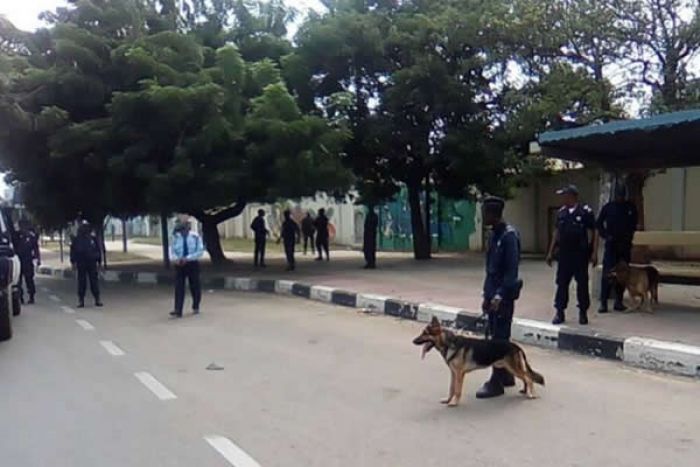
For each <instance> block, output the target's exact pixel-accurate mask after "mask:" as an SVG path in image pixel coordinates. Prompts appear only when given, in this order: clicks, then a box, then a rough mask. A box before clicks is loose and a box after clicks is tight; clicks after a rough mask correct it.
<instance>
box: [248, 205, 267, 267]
mask: <svg viewBox="0 0 700 467" xmlns="http://www.w3.org/2000/svg"><path fill="white" fill-rule="evenodd" d="M250 228H251V230H252V231H253V233H254V235H255V253H254V255H253V258H254V259H253V264H254V265H255V267H256V268H257V267H258V266H260V267H261V268H264V267H265V242H266V240H267V236H268V235H269V233H270V231H269V230H267V226H266V225H265V211H264V210H262V209H259V210H258V217H256V218H255V219H253V223H252V224H250Z"/></svg>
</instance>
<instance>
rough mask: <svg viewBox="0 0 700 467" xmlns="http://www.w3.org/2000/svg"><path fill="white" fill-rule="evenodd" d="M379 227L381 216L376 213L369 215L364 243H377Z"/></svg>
mask: <svg viewBox="0 0 700 467" xmlns="http://www.w3.org/2000/svg"><path fill="white" fill-rule="evenodd" d="M378 226H379V216H377V213H375V212H374V211H370V212H368V213H367V217H365V230H364V236H363V237H364V241H365V243H376V239H377V227H378Z"/></svg>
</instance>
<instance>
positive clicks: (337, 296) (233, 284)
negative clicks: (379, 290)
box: [38, 266, 700, 378]
mask: <svg viewBox="0 0 700 467" xmlns="http://www.w3.org/2000/svg"><path fill="white" fill-rule="evenodd" d="M38 273H39V275H43V276H51V277H57V278H72V277H74V272H73V271H72V270H70V269H62V268H52V267H47V266H42V267H40V268H39V270H38ZM103 280H104V281H106V282H116V283H122V284H145V285H147V284H150V285H167V284H172V283H173V276H172V274H168V273H154V272H138V273H134V272H121V271H105V272H104V274H103ZM202 286H203V287H204V288H207V289H223V290H238V291H245V292H267V293H275V294H281V295H289V296H296V297H301V298H306V299H310V300H316V301H320V302H325V303H332V304H335V305H339V306H344V307H351V308H359V309H363V310H366V311H369V312H375V313H378V314H385V315H389V316H393V317H397V318H402V319H408V320H414V321H419V322H428V321H429V320H430V319H431V318H432V317H433V316H436V317H437V318H438V319H439V320H440V321H441V322H442V323H443V325H444V326H449V327H451V328H454V329H457V330H461V331H467V332H471V333H474V334H483V329H484V324H483V321H482V320H480V314H479V313H475V312H472V311H468V310H464V309H461V308H455V307H450V306H445V305H440V304H435V303H411V302H406V301H403V300H398V299H395V298H392V297H385V296H382V295H375V294H363V293H356V292H350V291H346V290H342V289H336V288H333V287H326V286H321V285H309V284H304V283H301V282H294V281H289V280H273V279H252V278H244V277H229V276H226V277H224V276H219V277H211V276H210V277H207V276H204V277H203V278H202ZM512 337H513V339H514V340H515V341H517V342H521V343H523V344H529V345H536V346H539V347H546V348H550V349H559V350H566V351H570V352H575V353H578V354H583V355H588V356H592V357H599V358H604V359H608V360H617V361H621V362H624V363H626V364H629V365H632V366H635V367H640V368H646V369H650V370H656V371H663V372H668V373H674V374H678V375H684V376H691V377H696V378H700V347H695V346H690V345H685V344H679V343H674V342H665V341H659V340H654V339H647V338H643V337H626V338H622V337H615V336H608V335H604V334H600V333H597V332H593V331H589V330H585V329H578V328H577V329H574V328H569V327H567V326H555V325H552V324H549V323H545V322H542V321H535V320H529V319H522V318H515V319H514V320H513V327H512Z"/></svg>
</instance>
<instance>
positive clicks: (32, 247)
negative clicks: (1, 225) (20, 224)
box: [15, 230, 41, 263]
mask: <svg viewBox="0 0 700 467" xmlns="http://www.w3.org/2000/svg"><path fill="white" fill-rule="evenodd" d="M15 248H16V249H17V256H18V257H19V259H20V260H21V261H22V262H25V263H28V262H31V261H33V260H41V254H40V252H39V239H38V237H37V235H36V234H35V233H34V232H31V231H23V230H20V231H19V232H17V239H16V245H15Z"/></svg>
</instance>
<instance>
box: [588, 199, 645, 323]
mask: <svg viewBox="0 0 700 467" xmlns="http://www.w3.org/2000/svg"><path fill="white" fill-rule="evenodd" d="M637 221H638V215H637V208H636V206H635V205H634V203H632V202H630V201H628V200H627V189H626V187H625V186H624V185H618V186H617V187H616V188H615V199H614V201H612V202H610V203H608V204H606V205H605V206H603V209H601V211H600V215H599V216H598V220H597V222H596V227H597V228H598V233H599V234H600V237H601V238H602V239H604V240H605V253H604V255H603V277H602V281H601V285H600V309H599V310H598V312H599V313H607V312H608V299H609V298H610V288H611V285H612V284H611V283H610V278H609V275H610V271H611V270H612V268H614V267H615V265H616V264H617V263H618V262H620V261H625V262H627V263H629V262H630V260H631V259H632V239H633V238H634V232H635V231H636V230H637ZM624 292H625V288H624V286H620V285H617V286H616V287H615V310H616V311H625V305H624V304H623V303H622V296H623V294H624Z"/></svg>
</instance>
